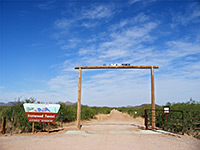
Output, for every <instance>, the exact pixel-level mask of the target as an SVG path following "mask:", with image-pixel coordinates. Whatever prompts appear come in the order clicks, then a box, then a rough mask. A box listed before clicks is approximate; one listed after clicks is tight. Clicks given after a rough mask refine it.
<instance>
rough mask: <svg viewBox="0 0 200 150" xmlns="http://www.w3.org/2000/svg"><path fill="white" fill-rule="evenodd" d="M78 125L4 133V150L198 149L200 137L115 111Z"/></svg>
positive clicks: (1, 142) (0, 145)
mask: <svg viewBox="0 0 200 150" xmlns="http://www.w3.org/2000/svg"><path fill="white" fill-rule="evenodd" d="M81 124H82V128H81V130H77V129H76V126H75V124H71V125H67V124H65V126H64V130H62V131H59V132H51V133H50V134H48V133H36V134H31V133H29V134H21V135H19V134H18V135H14V136H1V137H0V149H1V150H13V149H16V150H33V149H48V150H49V149H50V150H51V149H52V150H53V149H60V150H62V149H63V150H66V149H70V150H78V149H82V150H94V149H95V150H102V149H103V150H111V149H115V150H121V149H124V150H129V149H130V150H132V149H137V150H140V149H141V150H142V149H145V150H148V149H149V150H150V149H151V150H152V149H153V150H160V149H162V150H171V149H174V150H198V149H199V147H200V140H197V139H195V138H193V137H190V136H187V135H178V134H167V133H160V132H155V131H151V130H144V125H143V124H144V123H143V120H142V119H141V118H132V117H130V116H129V115H128V114H124V113H121V112H119V111H117V110H112V111H111V113H110V114H108V115H98V117H97V119H94V120H91V121H84V122H81Z"/></svg>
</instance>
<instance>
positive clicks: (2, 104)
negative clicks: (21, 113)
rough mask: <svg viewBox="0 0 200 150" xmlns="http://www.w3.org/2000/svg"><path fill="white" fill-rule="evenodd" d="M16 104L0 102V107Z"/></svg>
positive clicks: (14, 103)
mask: <svg viewBox="0 0 200 150" xmlns="http://www.w3.org/2000/svg"><path fill="white" fill-rule="evenodd" d="M16 103H17V102H8V103H3V102H0V106H14V105H16Z"/></svg>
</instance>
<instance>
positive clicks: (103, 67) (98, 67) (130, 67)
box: [74, 66, 159, 69]
mask: <svg viewBox="0 0 200 150" xmlns="http://www.w3.org/2000/svg"><path fill="white" fill-rule="evenodd" d="M151 68H154V69H158V68H159V67H158V66H80V67H74V69H151Z"/></svg>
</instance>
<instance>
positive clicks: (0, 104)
mask: <svg viewBox="0 0 200 150" xmlns="http://www.w3.org/2000/svg"><path fill="white" fill-rule="evenodd" d="M63 103H64V104H65V105H74V104H76V103H72V102H70V101H66V102H63ZM16 104H17V102H8V103H3V102H0V106H14V105H16ZM146 105H151V104H141V105H138V106H131V105H128V106H126V107H135V108H139V107H142V106H146ZM156 106H159V105H157V104H156Z"/></svg>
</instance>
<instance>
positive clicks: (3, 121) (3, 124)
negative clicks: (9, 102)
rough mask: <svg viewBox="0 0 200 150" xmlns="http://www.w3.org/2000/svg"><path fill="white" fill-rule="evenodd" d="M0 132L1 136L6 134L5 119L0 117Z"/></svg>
mask: <svg viewBox="0 0 200 150" xmlns="http://www.w3.org/2000/svg"><path fill="white" fill-rule="evenodd" d="M1 132H2V134H5V133H6V117H2V124H1Z"/></svg>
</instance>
